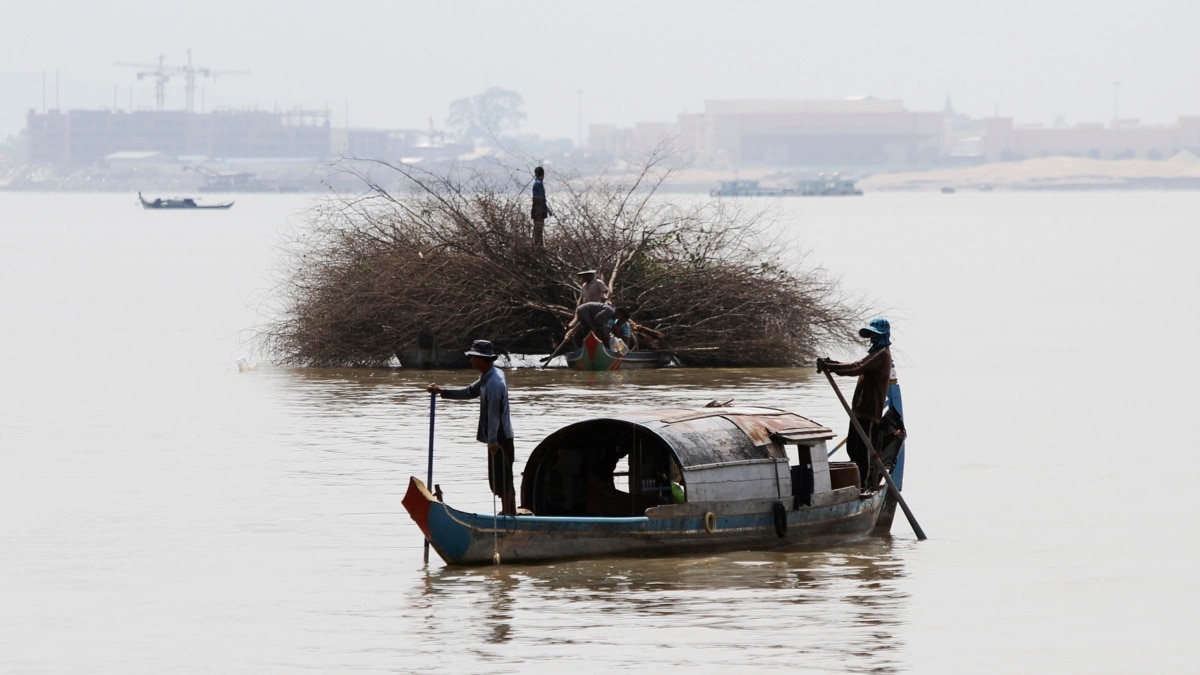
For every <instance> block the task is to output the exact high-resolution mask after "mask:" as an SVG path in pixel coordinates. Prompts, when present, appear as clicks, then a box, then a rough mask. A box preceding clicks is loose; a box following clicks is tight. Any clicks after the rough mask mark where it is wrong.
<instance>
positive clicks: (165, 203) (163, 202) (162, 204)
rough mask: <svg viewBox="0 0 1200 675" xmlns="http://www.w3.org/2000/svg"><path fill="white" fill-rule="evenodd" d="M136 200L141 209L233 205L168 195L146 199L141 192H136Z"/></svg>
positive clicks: (209, 207)
mask: <svg viewBox="0 0 1200 675" xmlns="http://www.w3.org/2000/svg"><path fill="white" fill-rule="evenodd" d="M138 201H140V202H141V203H142V208H143V209H227V208H229V207H231V206H233V202H227V203H225V204H201V203H199V202H197V201H196V200H195V199H192V198H191V197H169V198H167V199H162V198H158V197H156V198H155V199H154V200H153V201H147V200H146V198H145V197H143V196H142V193H141V192H139V193H138Z"/></svg>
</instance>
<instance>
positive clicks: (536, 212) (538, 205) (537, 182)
mask: <svg viewBox="0 0 1200 675" xmlns="http://www.w3.org/2000/svg"><path fill="white" fill-rule="evenodd" d="M545 177H546V171H545V169H543V168H542V167H540V166H539V167H537V168H536V169H534V170H533V207H532V208H531V209H530V210H529V217H530V218H532V219H533V245H534V246H536V247H537V248H542V246H543V244H542V239H543V233H544V232H545V230H546V216H552V215H554V214H553V213H551V212H550V206H549V205H548V204H547V203H546V186H545V184H544V183H542V179H543V178H545Z"/></svg>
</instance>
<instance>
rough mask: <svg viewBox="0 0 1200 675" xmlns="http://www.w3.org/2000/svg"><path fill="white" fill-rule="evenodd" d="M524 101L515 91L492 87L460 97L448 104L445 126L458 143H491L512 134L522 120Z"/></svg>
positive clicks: (523, 116)
mask: <svg viewBox="0 0 1200 675" xmlns="http://www.w3.org/2000/svg"><path fill="white" fill-rule="evenodd" d="M524 105H525V101H524V99H522V98H521V95H520V94H518V93H517V92H515V91H511V90H508V89H503V88H501V87H492V88H491V89H488V90H487V91H485V92H483V93H482V94H476V95H474V96H469V97H466V98H460V99H458V100H456V101H454V102H453V103H451V104H450V116H449V117H448V118H447V119H446V126H448V127H449V128H450V129H452V130H453V131H454V133H455V134H457V135H458V138H459V139H460V140H464V141H470V142H472V143H479V142H487V141H495V139H499V138H504V137H505V136H509V135H511V134H514V133H516V131H517V130H518V129H520V127H521V123H522V122H524V121H525V111H523V110H521V107H522V106H524Z"/></svg>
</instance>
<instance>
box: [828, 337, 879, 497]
mask: <svg viewBox="0 0 1200 675" xmlns="http://www.w3.org/2000/svg"><path fill="white" fill-rule="evenodd" d="M858 335H859V337H864V338H869V339H870V340H871V346H870V348H868V349H867V355H866V356H864V357H863V358H861V359H859V360H858V361H855V362H853V363H841V362H838V361H834V360H832V359H828V358H821V359H817V372H822V371H829V372H831V373H833V374H834V375H846V376H857V377H858V384H856V385H855V387H854V399H853V401H852V402H851V406H850V408H851V410H852V411H853V413H854V416H855V417H856V418H858V423H859V424H861V425H862V428H863V430H864V431H866V432H867V435H868V436H869V437H870V438H871V439H872V443H874V442H875V436H876V431H877V427H878V426H879V423H880V422H881V421H882V420H883V406H884V402H885V401H886V400H887V391H888V380H889V379H890V377H891V373H892V350H891V344H892V327H891V324H889V323H888V320H887V319H885V318H883V317H877V318H874V319H871V323H869V324H868V325H867V327H866V328H862V329H860V330H859V331H858ZM846 454H848V455H850V459H852V460H854V463H855V464H858V475H859V480H860V481H862V487H873V486H874V485H875V483H876V482H877V481H878V480H879V478H880V476H873V475H872V474H871V470H870V468H871V458H870V455H869V454H868V450H867V444H866V443H865V442H864V441H863V439H862V437H861V436H859V434H858V432H857V431H856V430H855V428H854V423H853V422H851V423H850V432H849V435H848V440H847V442H846Z"/></svg>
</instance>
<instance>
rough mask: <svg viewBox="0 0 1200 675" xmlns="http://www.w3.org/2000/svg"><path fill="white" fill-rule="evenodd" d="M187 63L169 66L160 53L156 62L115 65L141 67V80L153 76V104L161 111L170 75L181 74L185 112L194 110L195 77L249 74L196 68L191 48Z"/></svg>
mask: <svg viewBox="0 0 1200 675" xmlns="http://www.w3.org/2000/svg"><path fill="white" fill-rule="evenodd" d="M187 56H188V58H187V65H185V66H169V65H166V64H165V63H163V60H164V57H163V56H162V55H161V54H160V55H159V57H158V63H157V64H154V63H128V62H125V61H118V62H117V63H116V65H118V66H124V67H128V68H143V69H146V70H140V71H138V74H137V79H139V80H141V79H144V78H147V77H153V78H154V104H155V109H157V110H159V111H161V110H162V109H163V101H164V99H165V98H166V96H165V94H166V87H167V82H168V81H170V79H171V77H172V76H175V75H183V77H184V86H185V92H186V94H187V98H186V99H185V104H184V110H186V111H187V112H195V111H196V78H197V77H213V78H215V77H217V76H218V75H249V74H250V72H249V71H246V70H212V69H210V68H196V67H194V66H193V65H192V50H190V49H189V50H187Z"/></svg>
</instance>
